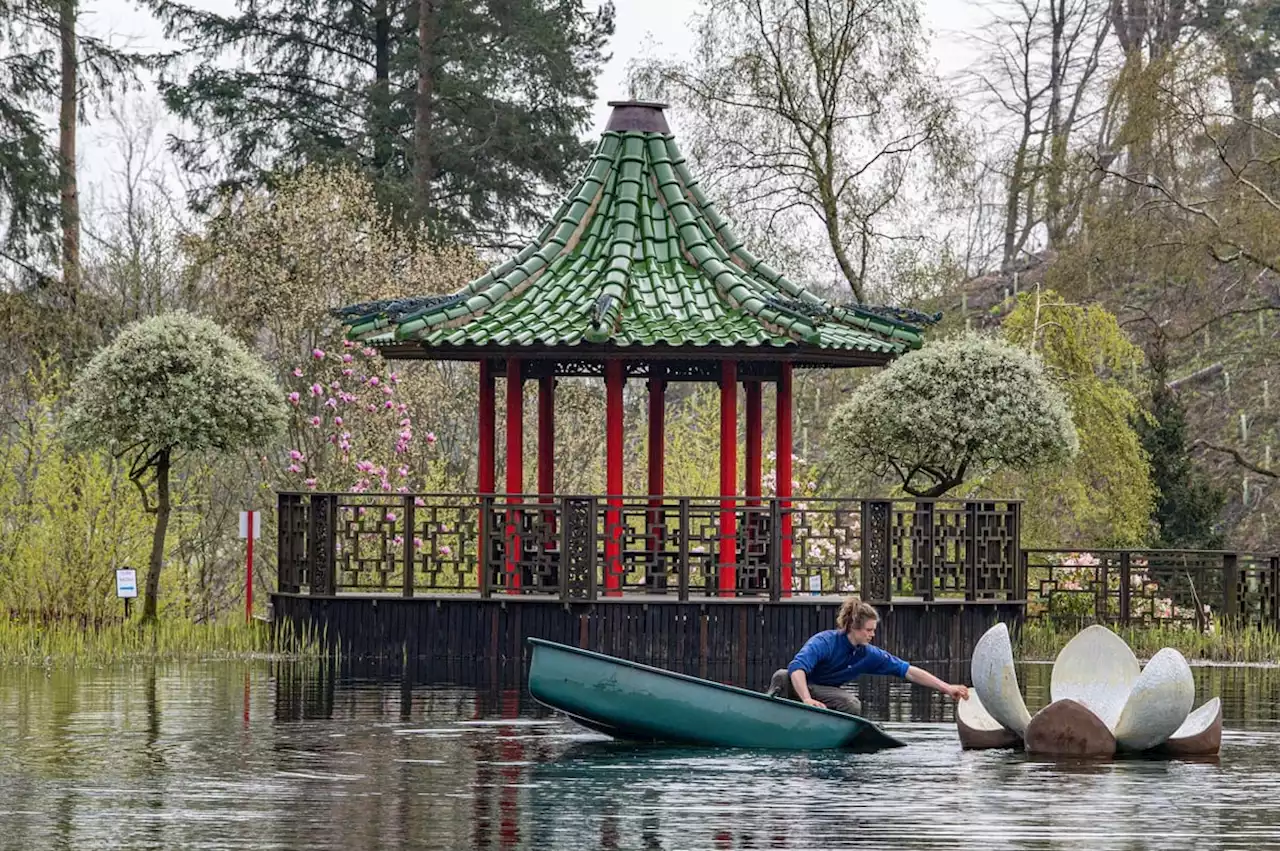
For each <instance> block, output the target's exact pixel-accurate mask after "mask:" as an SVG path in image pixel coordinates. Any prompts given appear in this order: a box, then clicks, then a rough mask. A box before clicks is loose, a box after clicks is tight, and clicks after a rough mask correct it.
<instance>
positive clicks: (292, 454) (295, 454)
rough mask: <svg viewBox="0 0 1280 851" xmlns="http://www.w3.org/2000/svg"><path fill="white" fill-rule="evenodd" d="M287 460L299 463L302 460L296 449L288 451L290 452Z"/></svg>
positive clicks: (300, 453)
mask: <svg viewBox="0 0 1280 851" xmlns="http://www.w3.org/2000/svg"><path fill="white" fill-rule="evenodd" d="M289 458H290V459H291V460H293V461H301V460H302V452H300V451H299V450H297V449H290V450H289Z"/></svg>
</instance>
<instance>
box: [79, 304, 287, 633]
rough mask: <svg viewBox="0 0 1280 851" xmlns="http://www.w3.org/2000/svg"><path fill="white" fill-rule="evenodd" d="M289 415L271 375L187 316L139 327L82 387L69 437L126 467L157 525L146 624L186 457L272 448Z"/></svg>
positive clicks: (122, 337)
mask: <svg viewBox="0 0 1280 851" xmlns="http://www.w3.org/2000/svg"><path fill="white" fill-rule="evenodd" d="M286 414H287V411H286V408H285V404H284V400H283V398H282V394H281V392H280V388H279V387H277V386H276V384H275V382H274V381H272V379H271V377H270V374H269V373H268V371H267V368H266V366H265V365H264V364H263V363H262V362H261V361H260V360H259V359H258V358H257V357H256V356H254V355H253V354H252V353H251V352H250V351H249V350H248V349H247V348H245V346H244V345H243V344H241V343H240V342H239V341H237V340H236V339H234V338H233V337H231V336H230V335H229V334H227V333H226V332H225V331H223V330H222V328H220V327H219V326H218V325H217V324H215V323H213V322H210V321H209V320H207V319H200V318H198V317H195V316H192V315H191V314H188V313H181V312H179V313H170V314H166V315H163V316H156V317H152V318H150V319H144V320H142V321H140V322H135V323H134V324H132V325H130V326H128V327H127V328H125V329H124V330H123V331H121V332H120V334H119V336H118V337H116V339H115V340H114V341H113V342H112V343H111V344H110V345H108V346H105V347H104V348H103V349H102V350H100V351H99V352H98V353H97V354H96V355H95V356H94V358H93V360H91V361H90V362H89V364H88V366H86V367H85V368H84V370H83V371H82V372H81V373H80V375H78V376H77V377H76V380H75V383H74V385H73V386H72V404H71V407H70V410H69V411H68V413H67V431H68V436H69V437H70V438H71V440H72V441H73V442H75V443H78V444H80V445H83V446H101V447H104V448H106V449H107V450H108V451H110V452H111V453H112V454H113V455H114V456H116V457H117V458H123V459H124V460H125V461H126V462H127V463H128V464H129V478H130V479H131V480H132V481H133V483H134V484H135V485H137V487H138V491H139V492H140V493H141V494H142V502H143V507H144V508H146V510H147V511H148V512H150V513H152V514H154V515H155V529H154V532H153V534H152V539H151V558H150V563H149V564H148V566H147V575H146V580H145V582H146V597H145V599H144V601H143V608H142V619H143V621H144V622H146V621H152V620H154V619H155V617H156V602H157V599H158V596H159V593H160V568H161V566H162V564H163V562H164V544H165V535H166V533H167V532H168V527H169V513H170V497H169V475H170V470H171V469H172V467H173V465H174V463H175V462H176V461H177V460H178V459H179V457H180V456H181V455H182V454H183V453H192V452H205V451H215V452H227V451H231V450H235V449H239V448H242V447H245V446H251V445H253V444H255V443H258V442H260V441H263V440H266V439H268V438H270V437H272V436H273V435H275V434H276V433H277V432H279V431H280V430H281V429H282V428H283V426H284V423H285V417H286ZM152 489H154V494H155V500H154V503H153V502H152V499H151V496H150V492H151V491H152Z"/></svg>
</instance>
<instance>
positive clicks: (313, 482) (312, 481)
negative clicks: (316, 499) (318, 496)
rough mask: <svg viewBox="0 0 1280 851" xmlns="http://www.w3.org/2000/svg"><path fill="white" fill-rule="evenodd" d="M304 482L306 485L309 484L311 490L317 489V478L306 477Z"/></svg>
mask: <svg viewBox="0 0 1280 851" xmlns="http://www.w3.org/2000/svg"><path fill="white" fill-rule="evenodd" d="M302 483H303V484H304V485H306V486H307V488H308V489H309V490H315V489H316V480H315V479H304V480H303V482H302Z"/></svg>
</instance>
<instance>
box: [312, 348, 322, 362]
mask: <svg viewBox="0 0 1280 851" xmlns="http://www.w3.org/2000/svg"><path fill="white" fill-rule="evenodd" d="M311 357H313V358H315V359H316V360H324V350H323V349H312V350H311Z"/></svg>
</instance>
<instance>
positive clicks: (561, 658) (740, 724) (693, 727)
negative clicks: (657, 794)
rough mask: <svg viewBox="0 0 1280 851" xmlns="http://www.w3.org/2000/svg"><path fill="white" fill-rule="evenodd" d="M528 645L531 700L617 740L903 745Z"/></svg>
mask: <svg viewBox="0 0 1280 851" xmlns="http://www.w3.org/2000/svg"><path fill="white" fill-rule="evenodd" d="M529 643H530V644H531V645H533V660H532V662H531V663H530V665H529V692H530V693H531V694H532V695H533V698H534V700H536V701H538V702H539V703H541V704H544V705H545V706H549V707H551V708H552V709H558V710H560V711H561V712H563V713H565V714H566V715H568V716H569V717H571V718H573V719H574V720H575V721H577V722H578V723H580V724H582V725H583V726H585V727H588V728H590V729H592V730H597V731H599V732H601V733H605V734H607V735H610V736H613V737H614V738H618V739H627V740H631V741H644V742H677V743H681V744H690V745H712V746H719V747H733V748H794V749H799V750H815V749H821V748H846V749H849V750H855V751H876V750H881V749H882V748H899V747H902V746H903V743H902V742H899V741H898V740H897V739H895V738H893V737H892V736H890V735H889V734H888V733H886V732H884V731H883V730H881V729H880V728H879V727H877V726H876V725H875V724H873V723H871V722H870V721H868V720H866V719H865V718H859V717H858V716H856V715H846V714H845V713H843V712H835V711H833V710H830V709H819V708H817V707H814V706H805V705H804V704H803V703H798V702H796V701H793V700H785V699H782V698H776V697H769V696H768V695H765V694H760V693H758V692H754V691H747V690H746V689H741V688H736V687H734V686H727V685H723V684H721V683H714V682H711V681H710V680H703V679H699V678H698V677H690V676H688V675H686V674H677V673H674V672H672V671H664V670H662V669H660V668H651V667H649V666H648V665H641V664H638V663H636V662H628V661H626V660H625V659H617V658H615V657H613V656H606V655H604V654H603V653H592V652H591V651H589V650H579V649H577V648H576V647H568V646H566V645H563V644H556V643H555V642H553V641H544V640H543V639H540V638H530V639H529Z"/></svg>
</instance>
